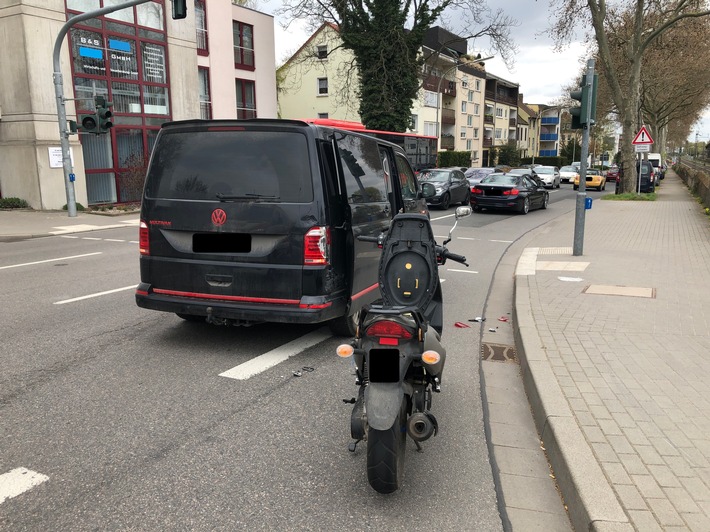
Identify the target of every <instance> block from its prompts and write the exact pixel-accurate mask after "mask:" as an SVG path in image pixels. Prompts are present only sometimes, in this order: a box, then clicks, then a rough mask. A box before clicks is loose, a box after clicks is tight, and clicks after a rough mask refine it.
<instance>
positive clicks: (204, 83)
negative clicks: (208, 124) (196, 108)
mask: <svg viewBox="0 0 710 532" xmlns="http://www.w3.org/2000/svg"><path fill="white" fill-rule="evenodd" d="M197 78H198V82H199V90H200V118H202V119H203V120H209V119H210V118H212V102H211V101H210V71H209V69H207V68H202V67H199V68H198V69H197Z"/></svg>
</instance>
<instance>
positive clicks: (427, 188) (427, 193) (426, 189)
mask: <svg viewBox="0 0 710 532" xmlns="http://www.w3.org/2000/svg"><path fill="white" fill-rule="evenodd" d="M434 196H436V187H435V186H434V185H432V184H431V183H422V184H421V197H422V198H424V199H428V198H433V197H434Z"/></svg>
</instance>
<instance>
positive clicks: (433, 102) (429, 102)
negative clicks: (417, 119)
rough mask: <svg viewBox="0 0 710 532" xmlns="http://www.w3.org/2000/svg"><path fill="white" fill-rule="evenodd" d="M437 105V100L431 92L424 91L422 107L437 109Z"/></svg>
mask: <svg viewBox="0 0 710 532" xmlns="http://www.w3.org/2000/svg"><path fill="white" fill-rule="evenodd" d="M438 103H439V98H437V95H436V93H435V92H433V91H427V90H425V91H424V106H425V107H437V106H438Z"/></svg>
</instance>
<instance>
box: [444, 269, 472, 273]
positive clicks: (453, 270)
mask: <svg viewBox="0 0 710 532" xmlns="http://www.w3.org/2000/svg"><path fill="white" fill-rule="evenodd" d="M446 271H447V272H461V273H478V272H477V271H474V270H457V269H455V268H447V269H446Z"/></svg>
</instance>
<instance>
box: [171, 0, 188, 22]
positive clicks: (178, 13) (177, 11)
mask: <svg viewBox="0 0 710 532" xmlns="http://www.w3.org/2000/svg"><path fill="white" fill-rule="evenodd" d="M172 2H173V18H174V19H179V18H185V17H186V16H187V0H172Z"/></svg>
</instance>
